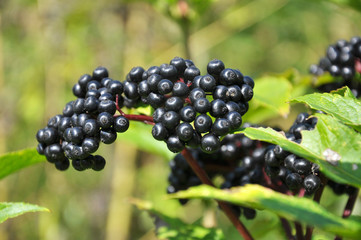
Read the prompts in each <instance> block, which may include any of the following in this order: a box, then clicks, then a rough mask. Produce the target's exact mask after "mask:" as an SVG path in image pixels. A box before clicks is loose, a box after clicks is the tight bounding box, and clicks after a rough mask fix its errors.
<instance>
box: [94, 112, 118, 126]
mask: <svg viewBox="0 0 361 240" xmlns="http://www.w3.org/2000/svg"><path fill="white" fill-rule="evenodd" d="M97 123H98V124H99V126H100V127H101V128H104V129H106V128H110V127H111V126H112V125H113V123H114V119H113V115H112V114H110V113H108V112H102V113H100V114H99V115H98V117H97Z"/></svg>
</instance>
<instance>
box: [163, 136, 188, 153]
mask: <svg viewBox="0 0 361 240" xmlns="http://www.w3.org/2000/svg"><path fill="white" fill-rule="evenodd" d="M166 143H167V147H168V149H169V150H170V151H171V152H174V153H176V152H180V151H182V150H183V149H184V147H185V145H184V143H183V142H182V141H181V140H180V139H179V137H178V136H177V135H172V136H170V137H169V138H168V139H167V141H166Z"/></svg>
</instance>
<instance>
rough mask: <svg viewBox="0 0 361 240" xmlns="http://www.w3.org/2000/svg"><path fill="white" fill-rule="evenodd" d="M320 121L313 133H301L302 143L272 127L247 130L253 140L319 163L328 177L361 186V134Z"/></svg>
mask: <svg viewBox="0 0 361 240" xmlns="http://www.w3.org/2000/svg"><path fill="white" fill-rule="evenodd" d="M315 116H316V117H317V118H318V122H317V125H316V128H315V129H314V130H312V131H302V142H301V144H297V143H295V142H293V141H290V140H288V139H287V138H286V137H285V136H284V134H283V133H280V132H277V131H275V130H273V129H271V128H246V129H244V130H243V131H242V132H243V133H244V134H245V135H246V136H247V137H249V138H251V139H258V140H261V141H265V142H270V143H273V144H277V145H280V146H281V147H282V148H284V149H286V150H287V151H290V152H292V153H295V154H297V155H299V156H301V157H304V158H306V159H308V160H310V161H312V162H315V163H317V164H318V165H319V166H320V168H321V171H322V172H323V173H324V174H325V175H326V176H328V177H329V178H331V179H333V180H335V181H337V182H340V183H346V184H350V185H353V186H356V187H361V179H360V175H361V160H360V158H357V157H355V156H360V154H361V148H360V144H361V135H360V134H358V133H357V132H355V131H354V130H353V129H351V128H349V127H347V126H346V125H344V124H342V123H340V122H339V121H338V120H336V119H334V118H333V117H331V116H327V115H324V114H316V115H315Z"/></svg>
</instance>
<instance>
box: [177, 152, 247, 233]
mask: <svg viewBox="0 0 361 240" xmlns="http://www.w3.org/2000/svg"><path fill="white" fill-rule="evenodd" d="M181 153H182V155H183V156H184V158H185V159H186V160H187V162H188V164H189V165H190V166H191V168H192V170H193V171H194V173H195V174H196V175H197V176H198V178H199V179H200V180H201V181H202V183H204V184H207V185H210V186H212V187H214V184H213V183H212V181H211V180H210V178H209V177H208V175H207V173H206V172H205V171H204V170H203V169H202V168H201V167H200V166H199V164H198V163H197V161H196V160H195V159H194V158H193V156H192V154H191V153H190V152H189V151H188V149H187V148H184V150H183V151H182V152H181ZM217 202H218V205H219V206H220V207H221V209H222V210H223V211H224V213H225V214H226V215H227V217H228V218H229V220H230V221H231V222H232V223H233V225H234V226H235V227H236V229H237V230H238V232H239V233H240V234H241V235H242V237H243V238H244V239H246V240H252V239H253V238H252V236H251V234H250V233H249V232H248V230H247V228H246V227H245V226H244V225H243V223H242V222H241V221H240V220H239V218H238V217H237V216H236V215H235V214H234V212H233V211H232V209H231V207H230V205H229V204H228V203H225V202H222V201H217Z"/></svg>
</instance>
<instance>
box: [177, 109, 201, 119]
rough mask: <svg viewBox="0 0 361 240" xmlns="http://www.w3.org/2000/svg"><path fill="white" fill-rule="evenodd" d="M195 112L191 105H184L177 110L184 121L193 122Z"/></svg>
mask: <svg viewBox="0 0 361 240" xmlns="http://www.w3.org/2000/svg"><path fill="white" fill-rule="evenodd" d="M196 114H197V113H196V110H195V109H194V108H193V107H192V106H185V107H183V108H182V109H181V110H180V111H179V115H180V118H181V120H182V121H185V122H193V121H194V119H195V118H196Z"/></svg>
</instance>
